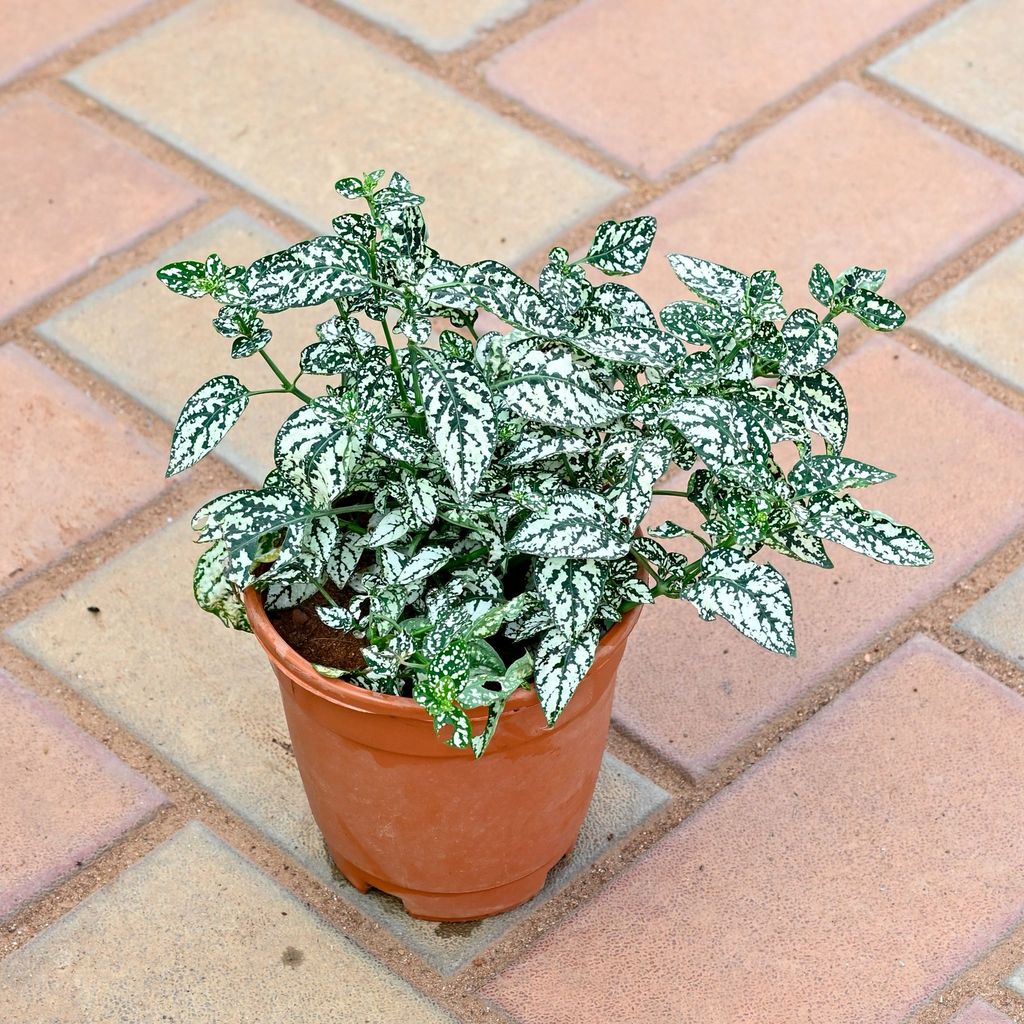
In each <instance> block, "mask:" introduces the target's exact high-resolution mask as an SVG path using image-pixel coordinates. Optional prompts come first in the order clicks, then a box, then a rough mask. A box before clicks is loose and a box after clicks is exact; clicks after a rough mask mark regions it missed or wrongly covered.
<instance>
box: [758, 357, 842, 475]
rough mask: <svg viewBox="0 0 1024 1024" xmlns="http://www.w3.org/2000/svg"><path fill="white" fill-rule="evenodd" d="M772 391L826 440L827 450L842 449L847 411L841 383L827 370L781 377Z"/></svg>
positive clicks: (840, 450)
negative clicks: (804, 375) (799, 375)
mask: <svg viewBox="0 0 1024 1024" xmlns="http://www.w3.org/2000/svg"><path fill="white" fill-rule="evenodd" d="M775 391H776V395H777V399H776V400H777V401H779V402H781V403H782V404H783V406H784V407H785V408H786V409H787V410H788V411H789V412H790V413H791V414H792V415H794V416H796V417H797V418H798V419H800V420H802V421H803V423H804V424H805V425H806V426H807V428H808V429H809V430H813V431H814V432H815V433H816V434H820V435H821V436H822V437H823V438H824V439H825V443H826V445H827V447H828V448H829V451H830V453H833V454H836V455H838V454H839V453H840V452H842V450H843V445H844V444H846V432H847V430H848V429H849V425H850V412H849V409H848V407H847V404H846V393H845V392H844V391H843V386H842V384H840V383H839V381H838V380H836V378H835V377H833V376H832V374H831V373H829V372H828V370H819V371H818V372H817V373H812V374H809V375H808V376H806V377H781V378H780V379H779V383H778V385H777V386H776V388H775Z"/></svg>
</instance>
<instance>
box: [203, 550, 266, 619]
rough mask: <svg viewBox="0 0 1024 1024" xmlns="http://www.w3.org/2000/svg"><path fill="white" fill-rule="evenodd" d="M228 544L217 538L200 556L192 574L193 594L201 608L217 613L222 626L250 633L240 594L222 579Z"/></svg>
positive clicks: (227, 581) (233, 586)
mask: <svg viewBox="0 0 1024 1024" xmlns="http://www.w3.org/2000/svg"><path fill="white" fill-rule="evenodd" d="M226 556H227V544H226V543H225V542H224V541H222V540H218V541H216V542H215V543H214V544H213V545H211V546H210V547H209V548H207V550H206V551H204V552H203V553H202V554H201V555H200V556H199V561H198V562H196V568H195V572H194V573H193V574H192V593H193V594H194V595H195V599H196V603H197V604H198V605H199V607H200V608H202V609H203V611H206V612H211V613H212V614H213V615H216V616H217V618H218V619H220V620H221V622H223V623H224V625H225V626H229V627H230V628H231V629H240V630H243V631H244V632H246V633H251V632H252V629H251V628H250V626H249V619H248V616H247V615H246V614H245V606H244V605H243V604H242V595H241V594H240V593H239V591H238V588H237V587H236V586H235V585H234V584H233V583H231V582H230V581H229V580H227V579H225V578H224V561H225V558H226Z"/></svg>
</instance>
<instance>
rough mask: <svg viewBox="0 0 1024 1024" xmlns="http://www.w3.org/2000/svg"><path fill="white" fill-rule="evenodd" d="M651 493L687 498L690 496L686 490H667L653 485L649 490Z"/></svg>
mask: <svg viewBox="0 0 1024 1024" xmlns="http://www.w3.org/2000/svg"><path fill="white" fill-rule="evenodd" d="M651 494H666V495H669V496H670V497H673V498H688V497H689V496H690V495H689V494H687V492H686V491H667V490H661V489H660V488H658V487H655V488H654V490H652V491H651Z"/></svg>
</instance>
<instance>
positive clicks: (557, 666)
mask: <svg viewBox="0 0 1024 1024" xmlns="http://www.w3.org/2000/svg"><path fill="white" fill-rule="evenodd" d="M600 639H601V630H600V629H599V628H598V627H596V626H594V627H591V628H590V629H588V630H587V631H586V632H585V633H584V634H583V635H582V636H581V637H579V638H578V639H577V640H570V639H568V638H566V637H563V636H561V635H559V634H558V633H557V632H556V631H555V630H552V631H550V632H548V633H545V634H544V636H543V637H542V638H541V641H540V643H539V644H538V645H537V650H536V653H535V654H534V686H535V687H536V689H537V696H538V698H539V699H540V706H541V709H542V710H543V711H544V717H545V718H547V720H548V725H554V724H555V722H557V721H558V716H559V715H560V714H561V713H562V712H563V711H564V710H565V706H566V704H568V703H569V700H570V699H571V697H572V695H573V694H574V693H575V692H576V688H577V687H578V686H579V685H580V683H581V682H583V679H584V677H585V676H586V674H587V673H588V672H589V671H590V666H591V665H593V663H594V656H595V655H596V654H597V644H598V641H599V640H600Z"/></svg>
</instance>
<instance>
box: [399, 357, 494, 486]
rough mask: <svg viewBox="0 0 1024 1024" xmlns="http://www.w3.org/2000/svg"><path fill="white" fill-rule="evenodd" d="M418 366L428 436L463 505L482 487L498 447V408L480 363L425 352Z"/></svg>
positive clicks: (417, 362) (417, 361)
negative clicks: (496, 421)
mask: <svg viewBox="0 0 1024 1024" xmlns="http://www.w3.org/2000/svg"><path fill="white" fill-rule="evenodd" d="M416 364H417V367H418V370H419V380H420V388H421V389H422V392H423V410H424V413H425V415H426V421H427V432H428V433H429V434H430V438H431V440H432V441H433V442H434V444H435V445H436V447H437V450H438V453H439V455H440V456H441V462H442V464H443V465H444V467H445V470H446V471H447V473H448V477H449V479H450V480H451V482H452V486H453V487H454V488H455V493H456V495H457V496H458V498H459V500H460V501H468V500H469V499H470V498H471V497H472V496H473V495H474V494H475V493H476V490H477V488H478V487H479V486H480V481H481V479H482V478H483V475H484V473H485V472H486V470H487V467H488V466H489V465H490V462H491V458H492V456H493V455H494V446H495V444H496V443H497V427H496V424H495V415H494V404H493V399H492V397H491V392H490V389H489V388H488V387H487V381H486V380H484V376H483V373H482V372H481V371H480V369H479V368H478V367H477V366H476V364H474V363H471V362H469V361H468V360H464V359H448V360H443V359H442V358H440V357H439V356H437V355H436V354H435V353H433V352H431V351H430V350H429V349H421V350H419V352H418V354H417V359H416Z"/></svg>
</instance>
